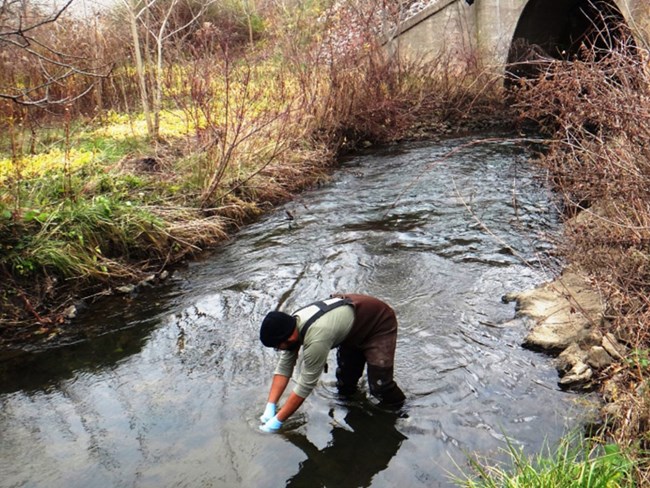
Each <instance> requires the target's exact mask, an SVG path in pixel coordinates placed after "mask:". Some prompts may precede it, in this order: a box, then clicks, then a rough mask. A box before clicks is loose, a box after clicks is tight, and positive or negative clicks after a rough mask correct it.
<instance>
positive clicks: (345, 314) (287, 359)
mask: <svg viewBox="0 0 650 488" xmlns="http://www.w3.org/2000/svg"><path fill="white" fill-rule="evenodd" d="M335 300H337V299H328V300H325V302H326V303H330V302H333V301H335ZM316 310H317V307H315V306H311V307H307V308H304V309H302V310H298V311H297V312H295V313H294V314H293V315H294V317H296V319H297V320H296V322H297V326H298V330H299V331H301V330H302V328H303V326H304V324H305V322H306V321H307V320H308V319H309V317H311V316H312V315H313V314H314V312H315V311H316ZM353 322H354V308H353V307H352V306H351V305H344V306H341V307H337V308H335V309H333V310H330V311H329V312H327V313H326V314H324V315H323V316H322V317H320V318H319V319H318V320H316V321H315V322H314V323H313V324H311V326H310V327H309V330H308V331H307V335H306V336H305V338H304V342H303V346H302V354H303V358H302V367H301V368H300V374H299V376H298V378H297V379H296V380H295V381H296V387H295V388H294V390H293V391H294V393H295V394H296V395H298V396H300V397H302V398H306V397H307V396H309V394H310V393H311V392H312V390H313V389H314V387H315V386H316V384H317V383H318V378H320V375H321V374H322V372H323V368H324V366H325V362H326V361H327V356H328V354H329V352H330V350H331V349H332V348H333V347H336V346H338V345H339V344H340V343H341V342H343V341H344V340H345V338H346V337H347V335H348V334H349V333H350V330H351V329H352V324H353ZM297 360H298V350H295V351H282V354H281V355H280V359H279V361H278V364H277V367H276V368H275V374H281V375H283V376H288V377H291V376H292V374H293V370H294V367H295V365H296V362H297Z"/></svg>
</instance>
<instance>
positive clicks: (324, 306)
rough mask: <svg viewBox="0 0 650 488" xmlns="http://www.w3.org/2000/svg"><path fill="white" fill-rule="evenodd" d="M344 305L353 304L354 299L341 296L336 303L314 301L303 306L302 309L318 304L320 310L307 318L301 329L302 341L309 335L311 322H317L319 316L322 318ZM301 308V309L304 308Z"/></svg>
mask: <svg viewBox="0 0 650 488" xmlns="http://www.w3.org/2000/svg"><path fill="white" fill-rule="evenodd" d="M343 305H352V300H350V299H348V298H341V299H339V300H338V301H336V302H334V303H325V302H323V301H319V302H314V303H310V304H309V305H307V306H306V307H303V308H302V309H305V308H308V307H312V306H316V307H318V311H317V312H316V313H314V315H312V316H311V317H309V318H308V319H307V321H306V322H305V325H303V326H302V329H301V330H300V341H301V342H304V341H305V336H306V335H307V331H308V330H309V327H311V324H313V323H314V322H316V321H317V320H318V319H319V318H321V317H322V316H323V315H325V314H326V313H327V312H329V311H331V310H334V309H335V308H338V307H341V306H343ZM302 309H301V310H302Z"/></svg>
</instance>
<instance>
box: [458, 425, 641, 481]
mask: <svg viewBox="0 0 650 488" xmlns="http://www.w3.org/2000/svg"><path fill="white" fill-rule="evenodd" d="M507 455H508V457H509V459H510V462H509V463H507V464H508V465H507V466H503V465H496V466H495V465H492V466H491V465H489V464H488V463H487V462H483V461H480V460H477V459H471V460H470V466H471V468H472V471H473V472H474V474H475V476H474V477H473V478H469V477H468V478H467V479H464V480H457V483H458V485H459V486H465V487H467V488H631V487H634V486H636V484H635V481H634V471H635V469H636V464H635V462H634V461H633V460H632V457H631V456H628V454H627V453H625V452H623V451H622V450H621V449H620V447H619V446H618V445H616V444H606V445H601V444H597V443H595V442H593V441H591V440H589V439H585V438H580V437H579V436H577V435H576V436H574V435H569V436H567V437H565V438H564V439H562V441H561V442H560V445H559V446H558V447H557V449H556V450H555V451H554V452H551V450H550V449H547V450H543V451H542V452H541V453H540V454H537V455H535V456H533V457H528V456H526V455H525V454H524V453H523V450H522V449H521V448H517V447H515V446H514V445H513V444H512V442H510V441H508V448H507Z"/></svg>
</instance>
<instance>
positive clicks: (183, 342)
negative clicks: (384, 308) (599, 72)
mask: <svg viewBox="0 0 650 488" xmlns="http://www.w3.org/2000/svg"><path fill="white" fill-rule="evenodd" d="M470 142H472V140H471V139H453V140H448V141H444V142H440V143H427V144H421V143H420V144H410V145H400V146H396V147H394V148H390V149H385V150H382V151H374V152H373V153H371V154H370V153H369V154H367V155H361V156H358V157H355V158H353V159H350V160H348V161H346V162H344V163H343V164H342V167H341V169H340V170H339V171H337V172H336V174H335V175H334V176H333V179H332V181H331V182H329V183H328V184H326V185H323V186H322V187H320V188H318V189H314V190H312V191H308V192H306V193H304V194H303V195H301V196H300V197H298V198H296V199H295V200H294V201H292V202H290V203H288V204H287V205H285V206H283V207H281V208H278V209H277V210H276V211H274V212H273V213H271V214H269V215H267V216H266V217H264V218H263V219H261V220H259V221H257V222H256V223H254V224H252V225H249V226H247V227H245V228H243V229H242V230H241V231H240V232H239V233H238V234H237V236H236V238H235V239H233V240H232V241H230V242H228V243H226V244H224V245H223V246H221V247H220V248H219V249H217V250H216V252H212V253H210V254H209V255H207V256H205V257H203V258H202V259H199V260H197V261H195V262H192V263H191V264H189V265H188V266H187V267H186V268H184V269H182V270H178V271H176V272H175V273H174V274H173V276H172V278H170V279H169V280H168V281H167V282H166V283H165V284H164V285H163V286H161V287H156V288H152V289H145V290H143V291H141V292H139V293H138V294H137V295H135V296H133V297H116V298H113V299H111V300H106V301H104V302H102V303H100V304H98V305H96V306H93V307H92V308H90V309H88V310H87V311H85V313H83V314H82V316H81V317H80V318H79V319H78V322H79V323H80V324H82V325H83V330H84V335H83V336H80V337H79V338H78V340H77V341H74V342H72V343H70V344H68V345H65V346H62V347H58V348H53V349H51V350H46V351H41V352H31V353H24V354H20V355H18V356H15V357H13V358H11V359H5V360H3V361H2V362H0V486H2V487H19V486H20V487H23V486H24V487H44V488H52V487H85V488H91V487H102V488H105V487H208V486H212V487H282V486H291V487H319V486H328V487H343V488H345V487H362V486H364V487H365V486H373V487H384V486H385V487H393V486H403V487H419V486H421V487H436V486H443V487H445V486H452V485H453V483H452V478H451V477H453V476H454V475H456V476H457V475H458V474H459V473H460V472H461V471H467V467H466V466H467V454H468V453H478V454H480V455H482V456H486V457H488V458H490V459H494V460H504V459H507V457H506V456H504V455H503V450H504V449H505V448H506V447H507V442H506V440H507V439H508V440H509V441H510V442H511V443H512V444H513V445H514V446H516V447H521V448H523V449H524V451H525V452H527V453H535V452H538V451H540V450H541V449H542V447H543V446H545V445H547V444H548V445H551V446H552V445H553V444H554V443H555V442H556V441H557V440H558V439H559V437H560V436H561V435H562V434H563V433H566V431H567V429H571V428H574V427H576V426H578V425H580V424H581V423H582V422H583V421H584V414H585V412H584V410H585V409H584V407H582V406H580V402H577V401H576V400H578V399H580V397H579V396H576V395H573V394H571V393H567V392H563V391H561V390H560V389H559V388H558V386H557V380H558V378H557V372H556V370H555V368H554V367H553V365H552V359H551V358H549V357H547V356H545V355H543V354H540V353H536V352H533V351H529V350H526V349H523V348H522V347H521V343H522V339H523V337H524V336H525V334H526V326H525V324H524V322H523V321H522V320H520V319H515V310H514V305H513V304H505V303H503V302H502V301H501V297H502V296H503V295H504V294H506V293H508V292H513V291H521V290H525V289H528V288H531V287H534V286H535V285H538V284H540V283H541V282H544V281H547V280H549V279H550V278H551V277H552V271H551V270H549V269H548V267H547V266H548V263H549V259H548V258H547V256H546V253H547V252H548V251H549V249H551V245H550V244H549V236H552V235H553V233H555V232H557V231H558V229H559V224H558V222H557V219H556V214H555V212H554V210H553V205H552V203H551V201H550V199H549V194H548V192H547V190H546V189H545V187H544V184H543V180H541V179H540V178H538V175H536V174H535V170H534V168H531V165H530V164H529V162H528V155H527V152H526V150H525V149H523V148H522V147H520V146H518V145H516V144H514V143H508V142H504V141H502V142H499V143H496V142H485V143H482V144H472V145H469V146H467V147H464V146H463V145H465V144H468V143H470ZM290 216H291V217H292V218H291V219H290ZM335 291H339V292H358V293H368V294H372V295H375V296H377V297H379V298H382V299H383V300H385V301H387V302H388V303H390V304H391V306H393V308H394V309H395V310H396V312H397V316H398V319H399V322H400V332H399V338H398V345H397V353H396V371H395V376H396V379H397V381H398V383H399V385H400V386H401V388H402V389H403V390H404V392H405V393H406V395H407V397H408V400H407V404H406V406H405V408H404V410H403V411H402V412H400V413H399V414H393V413H389V412H384V411H382V410H379V409H377V408H376V407H375V406H374V405H373V403H372V401H370V400H369V399H368V398H367V397H366V396H365V395H364V394H363V393H362V394H361V395H359V397H358V398H356V399H354V400H352V401H344V400H342V399H341V398H339V397H338V396H337V394H336V388H335V379H334V370H335V359H334V353H335V351H332V353H331V356H330V360H329V365H330V367H329V372H328V373H326V374H324V375H323V377H322V378H321V383H320V385H319V386H318V387H317V388H316V389H315V390H314V392H313V393H312V395H311V396H309V397H308V398H307V400H306V402H305V403H304V405H303V406H302V408H301V409H300V410H299V411H298V413H297V414H296V415H295V416H294V417H293V418H292V419H290V420H289V421H288V422H287V423H286V424H285V426H284V428H283V430H282V431H281V432H280V433H278V434H264V433H261V432H260V431H258V425H259V422H258V417H259V416H260V414H261V413H262V410H263V407H264V405H265V402H266V395H267V393H268V387H269V384H270V380H271V375H272V371H273V368H274V364H275V361H276V358H277V353H276V352H275V351H274V350H272V349H265V348H263V347H262V346H261V344H260V343H259V340H258V330H259V324H260V321H261V319H262V317H263V316H264V314H265V313H266V312H267V311H269V310H271V309H275V308H276V307H280V308H281V309H283V310H285V311H291V310H293V309H295V308H298V307H299V306H301V305H303V304H306V303H309V302H311V301H313V300H316V299H320V298H323V297H327V296H329V294H330V293H333V292H335ZM98 326H100V327H98ZM106 326H109V328H110V329H111V330H112V332H110V333H105V332H101V331H105V330H106ZM363 391H366V389H365V387H364V389H363Z"/></svg>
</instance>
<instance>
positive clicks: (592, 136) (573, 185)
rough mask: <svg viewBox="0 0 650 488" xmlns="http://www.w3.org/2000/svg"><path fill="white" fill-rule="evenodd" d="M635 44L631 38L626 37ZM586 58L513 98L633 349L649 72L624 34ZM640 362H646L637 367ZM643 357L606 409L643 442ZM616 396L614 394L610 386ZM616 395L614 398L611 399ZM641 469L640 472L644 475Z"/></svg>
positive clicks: (620, 377)
mask: <svg viewBox="0 0 650 488" xmlns="http://www.w3.org/2000/svg"><path fill="white" fill-rule="evenodd" d="M627 46H629V44H628V45H627ZM582 59H583V60H582V61H579V60H575V61H571V62H552V63H549V64H548V66H547V68H546V70H545V72H544V73H543V74H541V75H540V77H539V78H537V79H535V80H528V81H522V83H521V89H520V90H519V92H518V93H517V97H518V98H517V100H518V102H517V104H516V107H517V108H518V110H519V115H520V117H521V118H522V120H533V121H535V122H536V123H537V124H538V128H539V129H541V130H542V131H543V132H545V133H547V134H548V135H550V136H551V138H552V139H551V140H552V142H551V144H550V145H549V147H548V151H547V152H546V153H545V154H544V155H542V157H541V158H540V163H541V164H542V165H544V166H545V167H546V168H547V169H548V171H549V176H550V178H551V179H552V181H553V183H554V184H555V187H556V188H557V190H558V192H559V194H560V195H561V197H562V200H563V203H564V210H565V213H566V214H567V216H568V217H575V218H573V219H571V220H569V221H568V222H567V225H566V226H565V241H564V246H563V252H564V254H565V255H566V256H567V257H568V259H569V260H570V261H572V262H576V263H578V264H580V265H581V266H582V267H583V268H584V269H585V270H587V271H588V272H590V273H591V274H592V276H593V277H594V278H595V283H596V285H597V286H598V287H599V288H600V289H601V290H602V292H603V293H604V295H605V296H606V298H607V300H608V305H609V312H608V318H609V319H610V322H611V328H612V330H613V331H615V332H616V334H617V336H618V338H619V339H621V340H623V341H625V342H626V343H627V345H628V346H629V347H630V348H631V350H632V351H640V352H641V353H643V354H646V355H647V353H648V351H649V349H650V74H649V73H648V71H647V67H646V66H647V60H648V53H647V52H645V51H643V50H641V49H638V48H636V47H633V48H631V49H626V44H625V43H624V42H623V43H621V45H619V46H618V48H616V49H611V50H610V51H608V52H607V53H603V51H602V50H600V51H598V52H596V51H594V52H592V53H589V52H584V53H583V55H582ZM640 365H641V367H640ZM648 366H650V363H649V362H648V361H647V358H646V359H645V360H644V361H641V362H640V361H639V360H638V357H637V358H636V359H635V357H634V356H632V357H630V358H628V359H627V362H626V363H625V364H623V365H622V366H621V365H618V366H616V367H615V368H613V369H611V370H610V371H609V374H610V375H612V376H614V378H615V380H616V381H617V382H618V386H617V389H618V393H617V395H614V396H612V398H611V399H612V400H613V401H618V402H620V405H619V409H618V414H616V415H614V416H613V417H611V418H608V421H609V422H610V424H609V426H610V429H611V430H610V434H612V435H613V436H614V437H616V438H617V439H618V440H619V441H620V442H621V443H622V444H628V445H629V444H635V443H636V445H637V446H638V445H639V444H638V442H639V441H641V442H642V448H643V449H647V447H648V438H647V427H648V425H650V408H649V405H650V402H649V400H648V399H649V396H648V391H647V388H646V387H643V388H642V389H638V385H640V384H641V383H643V382H647V376H648V374H649V373H650V369H649V368H648ZM610 396H611V395H610ZM614 397H615V398H614ZM647 475H648V473H645V474H643V473H641V474H640V475H639V476H640V478H642V477H643V476H647Z"/></svg>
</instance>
